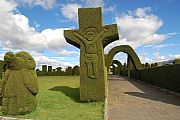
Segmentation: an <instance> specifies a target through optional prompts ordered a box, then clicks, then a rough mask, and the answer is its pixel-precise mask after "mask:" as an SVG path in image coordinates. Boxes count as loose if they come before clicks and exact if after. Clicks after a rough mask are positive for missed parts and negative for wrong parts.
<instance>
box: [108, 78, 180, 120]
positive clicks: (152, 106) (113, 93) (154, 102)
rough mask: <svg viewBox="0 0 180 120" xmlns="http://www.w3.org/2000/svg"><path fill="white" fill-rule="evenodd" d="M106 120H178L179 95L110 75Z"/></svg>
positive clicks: (179, 116) (179, 109) (179, 114)
mask: <svg viewBox="0 0 180 120" xmlns="http://www.w3.org/2000/svg"><path fill="white" fill-rule="evenodd" d="M108 120H180V97H177V96H173V95H171V94H168V93H166V92H162V91H160V90H158V89H156V88H154V87H152V86H150V85H147V84H144V83H141V82H137V81H134V80H128V79H127V78H125V77H121V76H118V77H117V76H110V80H109V95H108Z"/></svg>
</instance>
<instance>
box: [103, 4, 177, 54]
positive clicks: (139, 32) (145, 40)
mask: <svg viewBox="0 0 180 120" xmlns="http://www.w3.org/2000/svg"><path fill="white" fill-rule="evenodd" d="M151 11H152V10H151V8H149V7H145V8H138V9H136V10H135V11H128V13H126V14H123V15H122V16H121V17H116V22H117V24H118V28H119V36H120V40H118V41H115V42H113V43H111V45H109V46H107V48H106V51H108V50H109V49H110V47H114V46H117V45H130V46H132V47H133V48H136V47H139V46H142V45H148V44H154V43H159V42H161V41H163V40H165V39H167V38H168V37H170V36H172V35H174V34H170V33H167V34H157V33H156V32H157V31H158V30H159V29H160V28H161V27H162V26H163V21H162V20H161V19H159V18H158V16H156V15H153V14H152V13H151Z"/></svg>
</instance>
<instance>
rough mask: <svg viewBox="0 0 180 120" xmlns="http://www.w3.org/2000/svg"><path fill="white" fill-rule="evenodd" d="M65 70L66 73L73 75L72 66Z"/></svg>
mask: <svg viewBox="0 0 180 120" xmlns="http://www.w3.org/2000/svg"><path fill="white" fill-rule="evenodd" d="M65 72H66V75H72V67H67V68H66V70H65Z"/></svg>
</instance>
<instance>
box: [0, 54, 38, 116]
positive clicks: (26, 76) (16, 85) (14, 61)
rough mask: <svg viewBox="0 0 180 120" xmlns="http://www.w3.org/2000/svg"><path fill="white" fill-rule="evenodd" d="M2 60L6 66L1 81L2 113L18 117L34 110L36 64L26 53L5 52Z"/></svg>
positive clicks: (36, 89)
mask: <svg viewBox="0 0 180 120" xmlns="http://www.w3.org/2000/svg"><path fill="white" fill-rule="evenodd" d="M4 60H5V62H6V63H7V65H8V69H7V70H6V72H5V74H4V76H3V79H2V89H1V92H2V96H3V100H2V113H3V114H5V115H18V114H26V113H29V112H32V111H33V110H35V109H36V106H37V100H36V94H37V93H38V81H37V75H36V71H35V67H36V63H35V61H34V59H33V57H32V56H31V55H30V54H29V53H27V52H18V53H16V54H13V53H12V52H7V53H6V54H5V56H4Z"/></svg>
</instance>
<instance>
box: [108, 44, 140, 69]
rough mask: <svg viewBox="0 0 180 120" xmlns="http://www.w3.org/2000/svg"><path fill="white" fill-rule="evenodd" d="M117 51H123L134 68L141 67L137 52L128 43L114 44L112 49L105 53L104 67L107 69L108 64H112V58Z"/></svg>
mask: <svg viewBox="0 0 180 120" xmlns="http://www.w3.org/2000/svg"><path fill="white" fill-rule="evenodd" d="M118 52H125V53H127V54H128V56H129V57H130V60H131V61H132V63H133V65H134V66H135V69H138V70H140V69H142V65H141V61H140V60H139V58H138V56H137V54H136V53H135V51H134V50H133V49H132V48H131V47H130V46H129V45H120V46H116V47H114V48H113V49H111V50H110V51H109V53H108V55H107V59H106V67H107V69H109V67H110V65H111V64H112V60H113V58H114V56H115V54H117V53H118Z"/></svg>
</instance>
